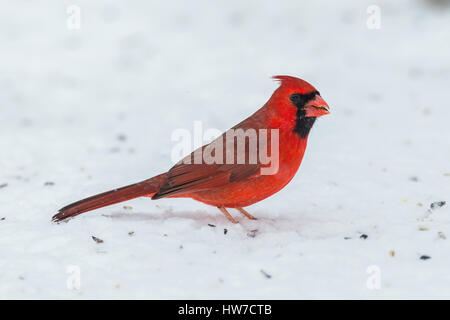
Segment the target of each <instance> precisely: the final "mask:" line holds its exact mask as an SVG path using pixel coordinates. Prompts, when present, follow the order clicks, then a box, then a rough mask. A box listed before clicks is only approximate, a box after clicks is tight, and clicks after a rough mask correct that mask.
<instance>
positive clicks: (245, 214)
mask: <svg viewBox="0 0 450 320" xmlns="http://www.w3.org/2000/svg"><path fill="white" fill-rule="evenodd" d="M236 209H237V210H239V212H240V213H242V214H243V215H244V216H246V217H247V218H249V219H250V220H258V219H256V218H255V217H254V216H252V215H251V214H250V213H248V212H247V210H244V208H236Z"/></svg>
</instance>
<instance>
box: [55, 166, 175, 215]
mask: <svg viewBox="0 0 450 320" xmlns="http://www.w3.org/2000/svg"><path fill="white" fill-rule="evenodd" d="M166 179H167V178H166V174H161V175H159V176H156V177H153V178H151V179H148V180H145V181H142V182H138V183H135V184H132V185H129V186H126V187H122V188H119V189H114V190H111V191H107V192H103V193H100V194H97V195H95V196H92V197H89V198H86V199H83V200H80V201H77V202H74V203H72V204H69V205H68V206H66V207H64V208H62V209H60V210H59V211H58V213H57V214H55V215H54V216H53V218H52V220H53V221H54V222H59V221H63V220H65V219H68V218H72V217H75V216H77V215H79V214H82V213H84V212H87V211H91V210H95V209H99V208H102V207H106V206H109V205H112V204H116V203H119V202H123V201H126V200H131V199H134V198H138V197H143V196H150V197H151V196H153V195H154V194H155V193H157V192H158V190H159V188H160V187H161V185H162V184H163V183H164V182H165V181H166Z"/></svg>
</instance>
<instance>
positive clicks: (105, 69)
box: [0, 0, 450, 299]
mask: <svg viewBox="0 0 450 320" xmlns="http://www.w3.org/2000/svg"><path fill="white" fill-rule="evenodd" d="M72 4H76V5H79V6H80V8H81V29H80V30H71V31H70V30H68V29H67V28H66V19H67V14H66V9H67V7H68V6H69V5H72ZM371 4H374V3H373V1H366V0H362V1H331V0H330V1H277V2H273V1H226V2H214V1H165V2H163V1H132V2H131V1H130V2H127V1H111V0H101V1H100V0H96V1H88V0H78V1H35V2H32V1H25V0H15V1H10V2H8V3H6V2H5V3H3V4H2V9H1V10H0V38H1V39H2V40H1V41H2V49H1V50H0V61H1V72H0V87H1V89H0V111H1V112H0V120H1V126H0V150H1V151H0V152H1V156H0V186H2V187H0V219H1V218H4V219H2V220H0V298H2V299H6V298H12V299H36V298H39V299H55V298H56V299H100V298H109V299H128V298H137V299H175V298H176V299H219V298H222V299H304V298H307V299H310V298H311V299H318V298H330V299H344V298H350V299H359V298H363V299H381V298H387V299H397V298H447V299H448V298H450V271H449V265H450V205H449V202H450V125H449V123H450V104H449V98H450V97H449V88H450V86H449V85H450V58H449V57H450V46H449V43H448V41H449V39H450V28H449V23H448V22H449V21H450V8H449V7H448V6H447V7H446V6H434V5H430V2H428V1H425V0H423V1H411V0H402V1H400V0H399V1H387V0H379V1H376V4H377V5H378V6H379V7H380V9H381V29H379V30H371V29H368V28H367V26H366V20H367V18H368V14H367V13H366V10H367V7H368V6H369V5H371ZM277 74H287V75H292V76H297V77H301V78H303V79H305V80H307V81H309V82H311V83H312V84H313V85H314V86H316V87H317V88H318V90H319V91H320V92H321V95H322V97H323V98H324V99H325V100H326V101H327V102H328V104H329V105H330V107H331V112H332V113H331V114H330V115H328V116H325V117H323V118H321V119H320V120H318V121H317V122H316V125H315V126H314V128H313V130H312V132H311V135H310V138H309V144H308V149H307V151H306V155H305V158H304V160H303V163H302V165H301V168H300V170H299V172H298V173H297V175H296V176H295V178H294V179H293V181H292V182H291V183H290V184H289V185H288V186H287V187H286V188H285V189H283V190H282V191H280V192H279V193H277V194H276V195H274V196H272V197H270V198H268V199H266V200H264V201H262V202H259V203H258V204H255V205H253V206H250V207H248V211H249V212H251V213H252V214H253V215H255V216H257V217H258V218H259V220H257V221H250V220H246V219H244V217H243V216H241V215H239V214H238V213H237V212H235V211H233V210H232V212H233V215H234V216H235V217H236V219H238V221H239V224H237V225H232V224H230V223H229V222H228V221H227V220H226V219H225V217H224V216H223V215H222V214H221V213H220V212H219V211H218V210H217V209H216V208H213V207H209V206H206V205H204V204H202V203H199V202H196V201H193V200H191V199H162V200H158V201H152V200H150V199H148V198H142V199H136V200H132V201H129V202H127V203H122V204H118V205H114V206H111V207H107V208H103V209H100V210H97V211H94V212H89V213H86V214H83V215H81V216H79V217H77V218H75V219H73V220H71V221H69V222H68V223H61V224H55V223H52V222H51V221H50V220H51V217H52V215H54V214H55V213H56V212H57V210H58V209H59V208H61V207H62V206H64V205H66V204H69V203H71V202H73V201H76V200H79V199H81V198H85V197H87V196H90V195H93V194H96V193H99V192H103V191H106V190H110V189H113V188H116V187H119V186H123V185H127V184H130V183H133V182H137V181H141V180H144V179H146V178H149V177H151V176H153V175H156V174H159V173H162V172H164V171H166V170H168V169H169V168H170V167H171V166H172V165H173V163H172V161H171V150H172V148H173V146H174V142H172V141H171V134H172V132H173V131H174V130H175V129H179V128H185V129H189V130H192V126H193V122H194V121H197V120H199V121H202V123H203V126H204V127H205V128H218V129H220V130H226V129H227V128H230V127H231V126H233V125H234V124H236V123H238V122H240V121H241V120H242V119H244V118H246V117H247V116H249V115H250V114H252V113H253V112H254V111H256V110H257V109H258V108H259V107H261V106H262V105H263V104H264V103H265V102H266V101H267V99H268V98H269V97H270V95H271V94H272V92H273V90H274V89H275V88H276V87H277V84H276V83H275V82H273V81H272V80H271V79H270V77H271V76H273V75H277ZM49 182H51V183H49ZM5 184H6V186H5ZM435 201H447V204H446V205H444V206H442V207H440V208H437V209H435V210H430V204H431V203H433V202H435ZM420 204H422V206H420ZM124 205H127V206H131V207H132V209H130V208H128V209H126V208H124ZM208 224H212V225H215V227H212V226H209V225H208ZM224 229H227V230H228V232H227V233H226V234H224ZM253 230H257V231H253ZM130 232H134V233H133V234H132V235H129V233H130ZM363 234H364V235H367V238H366V239H363V238H361V236H362V235H363ZM92 236H95V237H97V238H100V239H102V240H103V241H104V242H103V243H97V242H95V241H93V239H92V238H91V237H92ZM445 236H446V237H445ZM423 256H428V257H430V259H426V260H424V259H421V257H422V258H423ZM71 266H75V268H79V270H80V283H81V286H80V287H79V288H78V289H77V288H76V287H75V288H73V287H72V288H71V287H70V286H68V282H69V284H70V283H72V282H71V281H72V280H71V279H73V274H71V273H70V270H71V269H70V268H72V267H71ZM264 273H265V274H268V275H270V276H271V277H270V278H269V277H266V276H265V274H264ZM377 280H379V282H377ZM378 284H379V286H378Z"/></svg>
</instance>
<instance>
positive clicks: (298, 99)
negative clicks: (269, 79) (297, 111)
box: [289, 93, 306, 107]
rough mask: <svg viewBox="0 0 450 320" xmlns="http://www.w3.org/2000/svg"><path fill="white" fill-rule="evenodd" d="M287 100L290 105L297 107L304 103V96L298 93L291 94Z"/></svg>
mask: <svg viewBox="0 0 450 320" xmlns="http://www.w3.org/2000/svg"><path fill="white" fill-rule="evenodd" d="M289 99H291V101H292V103H294V104H295V105H296V106H297V107H298V106H302V105H304V104H305V103H306V100H305V96H304V95H302V94H299V93H294V94H291V95H290V97H289Z"/></svg>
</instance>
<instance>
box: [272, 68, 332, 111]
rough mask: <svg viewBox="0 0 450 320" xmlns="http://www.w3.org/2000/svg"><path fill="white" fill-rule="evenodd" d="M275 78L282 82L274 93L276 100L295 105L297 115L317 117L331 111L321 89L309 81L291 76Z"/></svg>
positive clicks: (290, 105)
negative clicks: (318, 89) (321, 93)
mask: <svg viewBox="0 0 450 320" xmlns="http://www.w3.org/2000/svg"><path fill="white" fill-rule="evenodd" d="M273 78H274V79H275V80H278V81H280V82H281V86H280V87H279V88H278V89H277V91H276V92H275V94H274V96H275V98H276V100H277V101H278V102H279V103H280V102H281V104H282V105H288V106H289V107H295V108H296V109H297V110H296V115H297V117H305V118H308V117H314V118H317V117H320V116H323V115H326V114H329V113H330V108H329V106H328V104H327V103H326V102H325V100H323V99H322V97H321V96H320V93H319V91H317V89H316V88H314V87H313V86H312V85H311V84H309V83H308V82H306V81H304V80H302V79H299V78H295V77H290V76H274V77H273ZM280 100H281V101H280Z"/></svg>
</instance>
